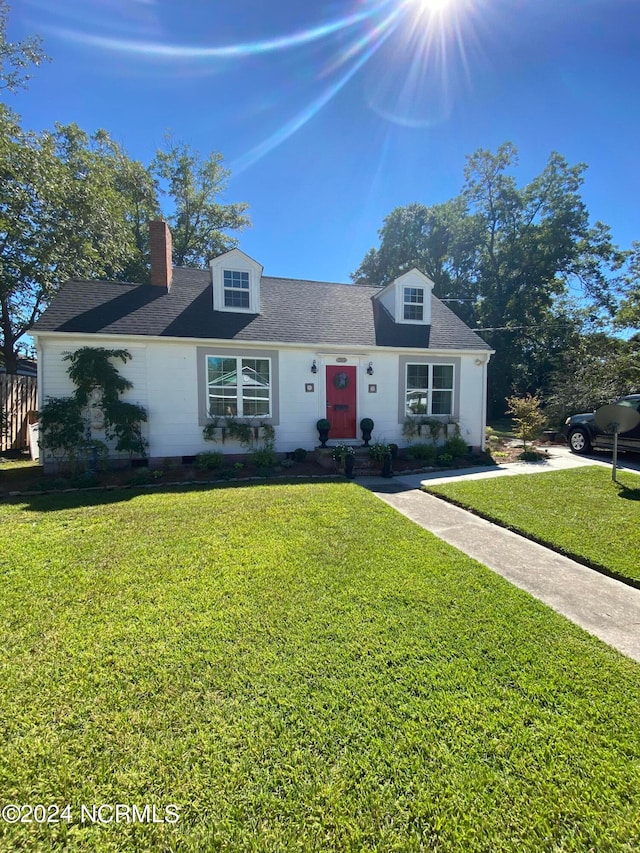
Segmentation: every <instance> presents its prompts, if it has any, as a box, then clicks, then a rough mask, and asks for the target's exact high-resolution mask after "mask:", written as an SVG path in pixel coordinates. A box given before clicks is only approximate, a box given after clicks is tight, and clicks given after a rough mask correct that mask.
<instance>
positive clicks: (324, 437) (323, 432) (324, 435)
mask: <svg viewBox="0 0 640 853" xmlns="http://www.w3.org/2000/svg"><path fill="white" fill-rule="evenodd" d="M318 435H319V436H320V447H326V446H327V441H328V440H329V430H328V429H319V430H318Z"/></svg>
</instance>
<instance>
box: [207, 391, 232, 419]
mask: <svg viewBox="0 0 640 853" xmlns="http://www.w3.org/2000/svg"><path fill="white" fill-rule="evenodd" d="M237 414H238V395H237V392H236V389H235V388H211V389H210V390H209V416H210V417H230V416H233V415H237Z"/></svg>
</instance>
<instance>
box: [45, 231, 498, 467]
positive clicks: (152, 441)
mask: <svg viewBox="0 0 640 853" xmlns="http://www.w3.org/2000/svg"><path fill="white" fill-rule="evenodd" d="M151 279H152V284H150V285H148V284H146V285H143V284H123V283H119V282H106V281H69V282H68V283H67V284H66V285H64V287H63V288H62V289H61V291H60V293H59V294H58V295H57V296H56V298H55V299H54V300H53V302H52V303H51V305H50V306H49V308H47V310H46V311H45V312H44V313H43V315H42V316H41V317H40V319H39V320H38V322H37V323H36V324H35V326H34V328H33V330H32V332H31V334H32V335H33V337H34V339H35V341H36V346H37V352H38V392H39V405H42V404H43V402H44V401H45V399H46V398H47V397H58V396H68V395H70V394H71V393H72V392H73V390H74V387H73V385H72V383H71V381H70V379H69V377H68V376H67V367H68V362H65V361H63V354H64V353H66V352H69V351H73V350H75V349H77V348H79V347H82V346H96V347H98V346H102V347H108V348H125V349H127V350H128V351H129V352H130V354H131V356H132V359H131V361H128V362H127V363H126V364H125V365H121V364H120V362H118V368H119V370H120V372H121V373H122V374H123V375H124V376H126V377H127V378H128V379H129V380H130V381H131V382H132V383H133V388H132V389H131V390H130V391H128V392H126V394H125V396H124V398H123V399H125V400H128V401H130V402H136V403H139V404H141V405H142V406H144V407H145V409H146V411H147V414H148V423H147V424H146V437H147V439H148V442H149V456H150V457H152V458H153V457H156V458H161V457H181V456H192V455H194V454H196V453H199V452H201V451H203V450H210V449H212V445H211V444H210V443H209V442H207V441H205V439H204V437H203V433H202V430H203V427H204V426H205V425H206V424H207V423H209V422H210V421H211V420H212V419H213V418H216V417H217V418H219V419H220V421H223V420H224V418H225V417H230V416H233V417H236V418H238V419H242V420H246V419H248V420H250V421H251V422H252V423H260V422H264V423H269V424H272V425H273V426H274V428H275V433H276V450H277V451H279V452H284V451H291V450H294V449H295V448H297V447H304V448H306V449H311V448H313V447H315V446H316V445H317V444H318V432H317V429H316V422H317V421H318V419H320V418H325V417H326V418H327V419H328V420H329V421H330V422H331V431H330V437H329V444H332V443H336V442H338V441H346V442H348V441H349V440H356V439H358V438H359V436H360V431H359V429H358V426H359V422H360V420H361V419H362V418H364V417H369V418H371V419H372V420H373V421H374V424H375V426H374V430H373V435H374V438H375V439H378V440H384V441H386V442H396V443H398V444H399V445H401V446H402V445H405V444H406V443H407V441H406V440H404V439H403V436H402V428H403V424H404V422H405V420H406V419H407V418H408V417H409V418H415V417H419V416H420V415H422V416H425V415H426V416H432V417H434V418H439V419H442V420H443V421H455V422H457V423H458V424H459V428H460V434H461V436H462V437H463V438H464V440H465V441H466V442H467V444H469V445H472V446H475V447H482V446H483V445H484V432H485V420H486V405H485V401H486V384H487V362H488V361H489V358H490V356H491V353H492V350H491V349H490V347H489V346H488V345H487V344H486V343H485V342H484V341H483V340H482V339H481V338H480V337H479V336H478V335H477V334H475V333H474V332H473V331H472V330H471V329H470V328H469V327H468V326H466V325H465V324H464V323H463V322H462V321H461V320H460V319H459V318H458V317H457V316H456V315H455V314H454V313H453V312H452V311H450V310H449V308H447V307H446V306H445V305H443V303H442V302H441V301H440V300H438V299H437V298H436V297H434V296H433V294H432V287H433V282H432V281H431V280H430V279H429V278H427V277H426V276H425V275H423V274H422V273H421V272H420V271H419V270H416V269H413V270H411V271H410V272H407V273H405V274H404V275H402V276H400V278H398V279H397V280H396V281H394V282H392V283H391V284H389V285H388V286H387V287H385V288H377V287H370V286H361V285H345V284H331V283H326V282H317V281H297V280H292V279H282V278H273V277H270V276H263V275H262V267H261V265H260V264H259V263H257V262H256V261H254V260H253V259H252V258H250V257H248V256H247V255H245V254H244V253H243V252H241V251H240V250H238V249H234V250H233V251H230V252H227V253H226V254H224V255H222V256H220V257H217V258H215V259H214V260H212V261H211V263H210V264H209V269H207V270H196V269H186V268H180V267H178V268H174V269H172V268H171V235H170V232H169V229H168V227H167V225H166V224H165V223H164V222H161V221H155V222H152V223H151ZM215 449H216V450H220V451H222V452H223V453H237V452H239V450H240V448H239V446H238V445H237V444H236V443H234V442H233V441H229V440H226V441H225V442H224V444H221V443H218V444H217V445H216V446H215Z"/></svg>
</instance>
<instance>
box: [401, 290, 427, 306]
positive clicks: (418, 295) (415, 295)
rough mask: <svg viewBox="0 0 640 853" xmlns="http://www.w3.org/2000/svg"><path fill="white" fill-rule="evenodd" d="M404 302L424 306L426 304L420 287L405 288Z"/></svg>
mask: <svg viewBox="0 0 640 853" xmlns="http://www.w3.org/2000/svg"><path fill="white" fill-rule="evenodd" d="M404 301H405V302H415V303H420V304H422V303H423V302H424V291H423V290H422V288H420V287H405V289H404Z"/></svg>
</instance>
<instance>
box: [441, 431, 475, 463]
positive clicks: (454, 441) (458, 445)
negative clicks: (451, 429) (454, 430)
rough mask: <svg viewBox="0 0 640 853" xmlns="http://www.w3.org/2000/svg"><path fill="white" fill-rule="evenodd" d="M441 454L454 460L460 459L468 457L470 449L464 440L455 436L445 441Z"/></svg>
mask: <svg viewBox="0 0 640 853" xmlns="http://www.w3.org/2000/svg"><path fill="white" fill-rule="evenodd" d="M441 453H442V454H446V455H447V456H451V457H452V458H453V459H458V458H459V457H460V456H466V455H467V454H468V453H469V447H468V445H467V443H466V441H465V440H464V439H463V438H460V436H455V437H453V438H448V439H447V440H446V441H445V443H444V444H443V445H442V448H441Z"/></svg>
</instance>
